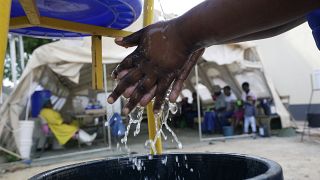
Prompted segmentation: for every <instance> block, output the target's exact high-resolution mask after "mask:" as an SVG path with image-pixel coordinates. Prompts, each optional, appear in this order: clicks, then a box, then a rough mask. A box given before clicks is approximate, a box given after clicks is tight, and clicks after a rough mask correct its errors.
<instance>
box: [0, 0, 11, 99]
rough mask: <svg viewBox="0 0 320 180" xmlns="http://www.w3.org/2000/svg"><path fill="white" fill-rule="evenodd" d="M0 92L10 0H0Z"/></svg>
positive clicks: (0, 88) (0, 91)
mask: <svg viewBox="0 0 320 180" xmlns="http://www.w3.org/2000/svg"><path fill="white" fill-rule="evenodd" d="M0 7H1V11H0V82H1V83H0V94H1V93H2V83H3V75H4V60H5V56H6V50H7V43H8V30H9V19H10V10H11V0H1V1H0Z"/></svg>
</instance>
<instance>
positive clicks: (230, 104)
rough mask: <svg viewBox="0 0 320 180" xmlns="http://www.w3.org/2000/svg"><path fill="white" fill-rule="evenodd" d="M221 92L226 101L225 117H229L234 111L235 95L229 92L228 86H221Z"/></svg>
mask: <svg viewBox="0 0 320 180" xmlns="http://www.w3.org/2000/svg"><path fill="white" fill-rule="evenodd" d="M223 94H224V97H225V102H226V118H227V119H230V118H231V117H232V116H233V114H234V111H235V102H236V101H237V98H236V96H235V95H234V94H233V93H232V92H231V87H230V86H225V87H224V88H223Z"/></svg>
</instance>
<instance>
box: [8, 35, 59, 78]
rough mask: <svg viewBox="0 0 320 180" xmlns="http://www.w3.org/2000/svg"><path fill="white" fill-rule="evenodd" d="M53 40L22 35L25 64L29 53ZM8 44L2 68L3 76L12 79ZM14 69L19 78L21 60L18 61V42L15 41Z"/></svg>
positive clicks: (29, 55)
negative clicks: (15, 59) (15, 60)
mask: <svg viewBox="0 0 320 180" xmlns="http://www.w3.org/2000/svg"><path fill="white" fill-rule="evenodd" d="M50 42H53V40H52V39H40V38H33V37H23V45H24V52H25V53H24V62H25V65H26V64H27V60H28V59H29V58H30V57H31V54H32V53H33V51H34V50H35V49H36V48H38V47H40V46H42V45H44V44H47V43H50ZM9 50H10V46H9V42H8V45H7V53H6V62H5V69H4V77H5V78H9V80H12V73H11V59H10V55H9V54H10V53H9V52H10V51H9ZM16 57H17V62H16V70H17V78H19V77H20V76H21V74H22V69H21V61H20V53H19V46H18V43H16Z"/></svg>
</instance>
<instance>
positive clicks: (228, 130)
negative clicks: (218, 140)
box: [223, 126, 233, 136]
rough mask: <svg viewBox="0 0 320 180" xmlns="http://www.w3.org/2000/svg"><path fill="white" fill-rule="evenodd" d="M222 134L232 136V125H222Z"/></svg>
mask: <svg viewBox="0 0 320 180" xmlns="http://www.w3.org/2000/svg"><path fill="white" fill-rule="evenodd" d="M223 135H224V136H233V126H223Z"/></svg>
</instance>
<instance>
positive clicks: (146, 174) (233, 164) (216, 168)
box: [30, 153, 283, 180]
mask: <svg viewBox="0 0 320 180" xmlns="http://www.w3.org/2000/svg"><path fill="white" fill-rule="evenodd" d="M30 179H32V180H34V179H37V180H40V179H54V180H61V179H76V180H81V179H88V180H100V179H101V180H111V179H112V180H120V179H126V180H136V179H139V180H140V179H141V180H151V179H152V180H153V179H178V180H179V179H180V180H183V179H185V180H187V179H201V180H206V179H210V180H211V179H217V180H220V179H230V180H237V179H270V180H283V174H282V169H281V167H280V165H279V164H277V163H276V162H274V161H270V160H268V159H264V158H260V157H253V156H247V155H239V154H222V153H210V154H164V155H156V156H151V155H146V156H135V157H123V158H116V159H105V160H98V161H91V162H86V163H80V164H75V165H69V166H65V167H60V168H57V169H53V170H50V171H47V172H43V173H41V174H38V175H36V176H34V177H32V178H30Z"/></svg>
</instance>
